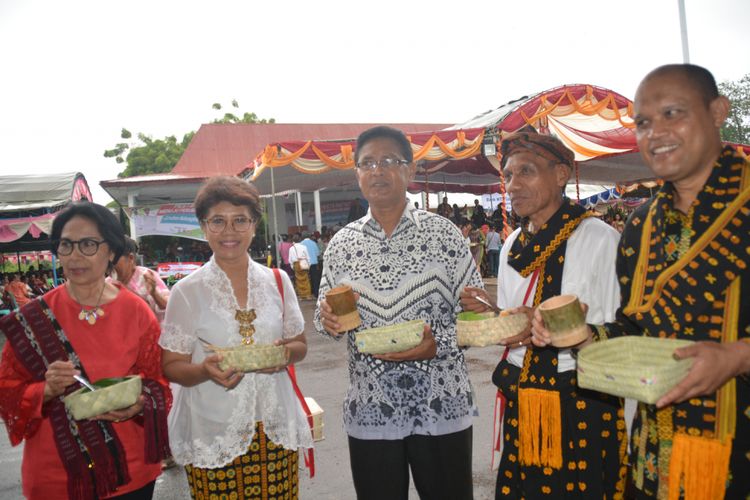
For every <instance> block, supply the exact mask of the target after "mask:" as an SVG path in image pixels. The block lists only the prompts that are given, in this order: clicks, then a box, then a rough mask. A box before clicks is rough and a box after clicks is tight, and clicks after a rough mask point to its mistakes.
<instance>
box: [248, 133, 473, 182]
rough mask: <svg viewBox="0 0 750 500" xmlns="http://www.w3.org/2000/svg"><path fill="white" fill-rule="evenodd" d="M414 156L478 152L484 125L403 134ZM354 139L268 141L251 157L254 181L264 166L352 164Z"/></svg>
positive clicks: (315, 170) (309, 170) (310, 169)
mask: <svg viewBox="0 0 750 500" xmlns="http://www.w3.org/2000/svg"><path fill="white" fill-rule="evenodd" d="M407 138H408V139H409V142H410V143H411V148H412V151H413V153H414V160H415V161H419V160H425V161H431V162H433V161H438V160H443V159H453V160H460V159H465V158H471V157H473V156H476V155H478V154H481V147H482V140H483V139H484V129H481V128H478V129H473V130H451V131H437V132H429V133H426V134H411V135H409V136H407ZM354 145H355V141H353V140H345V141H329V142H323V141H307V142H285V143H275V144H269V145H267V146H266V147H265V149H264V150H263V152H262V153H261V154H260V155H258V157H257V158H256V159H255V161H254V163H253V166H254V169H253V174H252V176H251V177H250V180H252V181H254V180H256V179H257V178H258V176H260V175H261V173H262V172H263V171H264V170H265V169H266V168H276V167H285V166H292V167H293V168H294V169H296V170H298V171H299V172H302V173H305V174H322V173H324V172H328V171H331V170H349V169H352V168H354Z"/></svg>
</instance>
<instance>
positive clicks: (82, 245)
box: [57, 238, 106, 257]
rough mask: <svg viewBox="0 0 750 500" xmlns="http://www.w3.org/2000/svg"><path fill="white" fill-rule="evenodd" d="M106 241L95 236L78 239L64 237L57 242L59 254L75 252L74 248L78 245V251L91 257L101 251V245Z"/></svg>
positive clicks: (64, 254)
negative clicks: (96, 238)
mask: <svg viewBox="0 0 750 500" xmlns="http://www.w3.org/2000/svg"><path fill="white" fill-rule="evenodd" d="M102 243H106V241H104V240H101V241H100V240H95V239H94V238H83V239H80V240H78V241H73V240H69V239H62V240H60V241H58V243H57V254H58V255H62V256H66V255H70V254H72V253H73V248H74V247H75V246H76V245H78V251H79V252H81V253H82V254H83V255H85V256H86V257H91V256H92V255H95V254H96V252H98V251H99V245H101V244H102Z"/></svg>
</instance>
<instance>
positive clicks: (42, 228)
mask: <svg viewBox="0 0 750 500" xmlns="http://www.w3.org/2000/svg"><path fill="white" fill-rule="evenodd" d="M81 199H85V200H89V201H91V200H92V198H91V191H90V190H89V186H88V184H87V183H86V179H85V178H84V177H83V174H81V173H80V172H68V173H61V174H34V175H7V176H0V252H17V251H27V250H40V249H44V250H47V249H49V241H48V239H47V238H43V237H42V234H43V233H44V234H49V233H50V230H51V228H52V221H53V220H54V218H55V215H56V213H57V212H59V211H60V210H62V209H63V208H64V207H65V206H66V205H67V204H68V203H70V202H71V201H78V200H81Z"/></svg>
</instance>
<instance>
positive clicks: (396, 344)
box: [354, 319, 424, 354]
mask: <svg viewBox="0 0 750 500" xmlns="http://www.w3.org/2000/svg"><path fill="white" fill-rule="evenodd" d="M423 334H424V321H422V320H421V319H415V320H413V321H407V322H406V323H397V324H395V325H388V326H381V327H378V328H370V329H369V330H363V331H361V332H357V333H355V334H354V343H355V344H356V345H357V349H359V352H362V353H367V354H387V353H389V352H401V351H406V350H407V349H411V348H412V347H415V346H417V345H418V344H419V343H420V342H422V335H423Z"/></svg>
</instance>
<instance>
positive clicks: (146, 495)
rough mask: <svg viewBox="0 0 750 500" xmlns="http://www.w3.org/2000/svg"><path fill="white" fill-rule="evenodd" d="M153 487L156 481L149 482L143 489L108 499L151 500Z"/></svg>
mask: <svg viewBox="0 0 750 500" xmlns="http://www.w3.org/2000/svg"><path fill="white" fill-rule="evenodd" d="M154 486H156V480H154V481H151V482H150V483H148V484H147V485H146V486H144V487H143V488H140V489H137V490H135V491H131V492H130V493H125V494H124V495H118V496H116V497H110V500H151V498H153V496H154Z"/></svg>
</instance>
